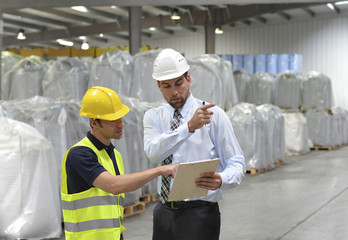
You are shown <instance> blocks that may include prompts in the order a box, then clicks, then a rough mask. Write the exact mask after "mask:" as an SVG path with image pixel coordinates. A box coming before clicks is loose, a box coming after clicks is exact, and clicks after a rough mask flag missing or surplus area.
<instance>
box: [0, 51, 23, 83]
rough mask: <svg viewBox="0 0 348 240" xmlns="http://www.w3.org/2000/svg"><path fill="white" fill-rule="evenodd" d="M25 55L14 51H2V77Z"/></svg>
mask: <svg viewBox="0 0 348 240" xmlns="http://www.w3.org/2000/svg"><path fill="white" fill-rule="evenodd" d="M22 59H23V57H22V56H20V55H18V54H16V53H12V52H8V51H2V53H1V78H2V79H3V78H4V77H5V74H6V73H7V72H9V71H10V70H11V69H12V68H13V67H14V66H15V65H16V64H17V63H18V62H19V61H20V60H22Z"/></svg>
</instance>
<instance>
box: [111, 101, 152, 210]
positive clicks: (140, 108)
mask: <svg viewBox="0 0 348 240" xmlns="http://www.w3.org/2000/svg"><path fill="white" fill-rule="evenodd" d="M121 99H122V102H123V103H124V104H125V105H127V106H129V107H130V109H131V111H130V112H129V113H128V114H127V115H126V116H124V117H123V121H124V123H125V127H124V136H123V137H122V138H121V139H120V140H112V142H113V143H114V144H115V146H116V149H117V150H118V151H119V152H120V153H121V154H122V158H123V162H124V167H125V173H134V172H139V171H143V170H146V169H149V168H153V167H154V166H153V164H151V163H150V161H149V159H148V158H147V156H146V155H145V152H144V128H143V117H144V113H145V111H147V110H149V109H150V108H152V107H154V106H157V105H155V104H150V103H147V102H144V101H141V100H139V99H135V98H127V97H123V96H121ZM156 191H157V179H155V180H152V181H151V182H149V183H147V184H145V185H144V186H143V187H142V188H139V189H137V190H135V191H133V192H129V193H126V199H125V205H126V206H127V205H130V204H133V203H135V202H136V201H137V200H138V199H139V197H140V196H141V195H143V194H148V193H150V194H152V193H154V192H156Z"/></svg>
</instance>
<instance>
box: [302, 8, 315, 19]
mask: <svg viewBox="0 0 348 240" xmlns="http://www.w3.org/2000/svg"><path fill="white" fill-rule="evenodd" d="M302 10H303V11H305V12H306V13H307V14H308V15H309V16H311V17H312V18H315V12H314V11H312V10H311V9H309V8H302Z"/></svg>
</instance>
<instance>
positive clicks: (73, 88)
mask: <svg viewBox="0 0 348 240" xmlns="http://www.w3.org/2000/svg"><path fill="white" fill-rule="evenodd" d="M89 76H90V67H89V64H88V63H87V62H86V61H84V60H81V59H80V58H65V59H58V60H56V61H51V64H49V67H48V70H47V72H46V73H45V75H44V77H43V80H42V88H43V96H46V97H50V98H53V99H57V100H72V99H75V100H78V101H81V100H82V97H83V95H84V94H85V92H86V91H87V88H88V81H89Z"/></svg>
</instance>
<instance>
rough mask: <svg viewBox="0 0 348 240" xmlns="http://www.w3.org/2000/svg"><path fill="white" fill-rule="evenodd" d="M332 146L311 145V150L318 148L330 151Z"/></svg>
mask: <svg viewBox="0 0 348 240" xmlns="http://www.w3.org/2000/svg"><path fill="white" fill-rule="evenodd" d="M333 149H334V148H333V147H332V146H313V147H312V148H311V150H315V151H319V150H329V151H332V150H333Z"/></svg>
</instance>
